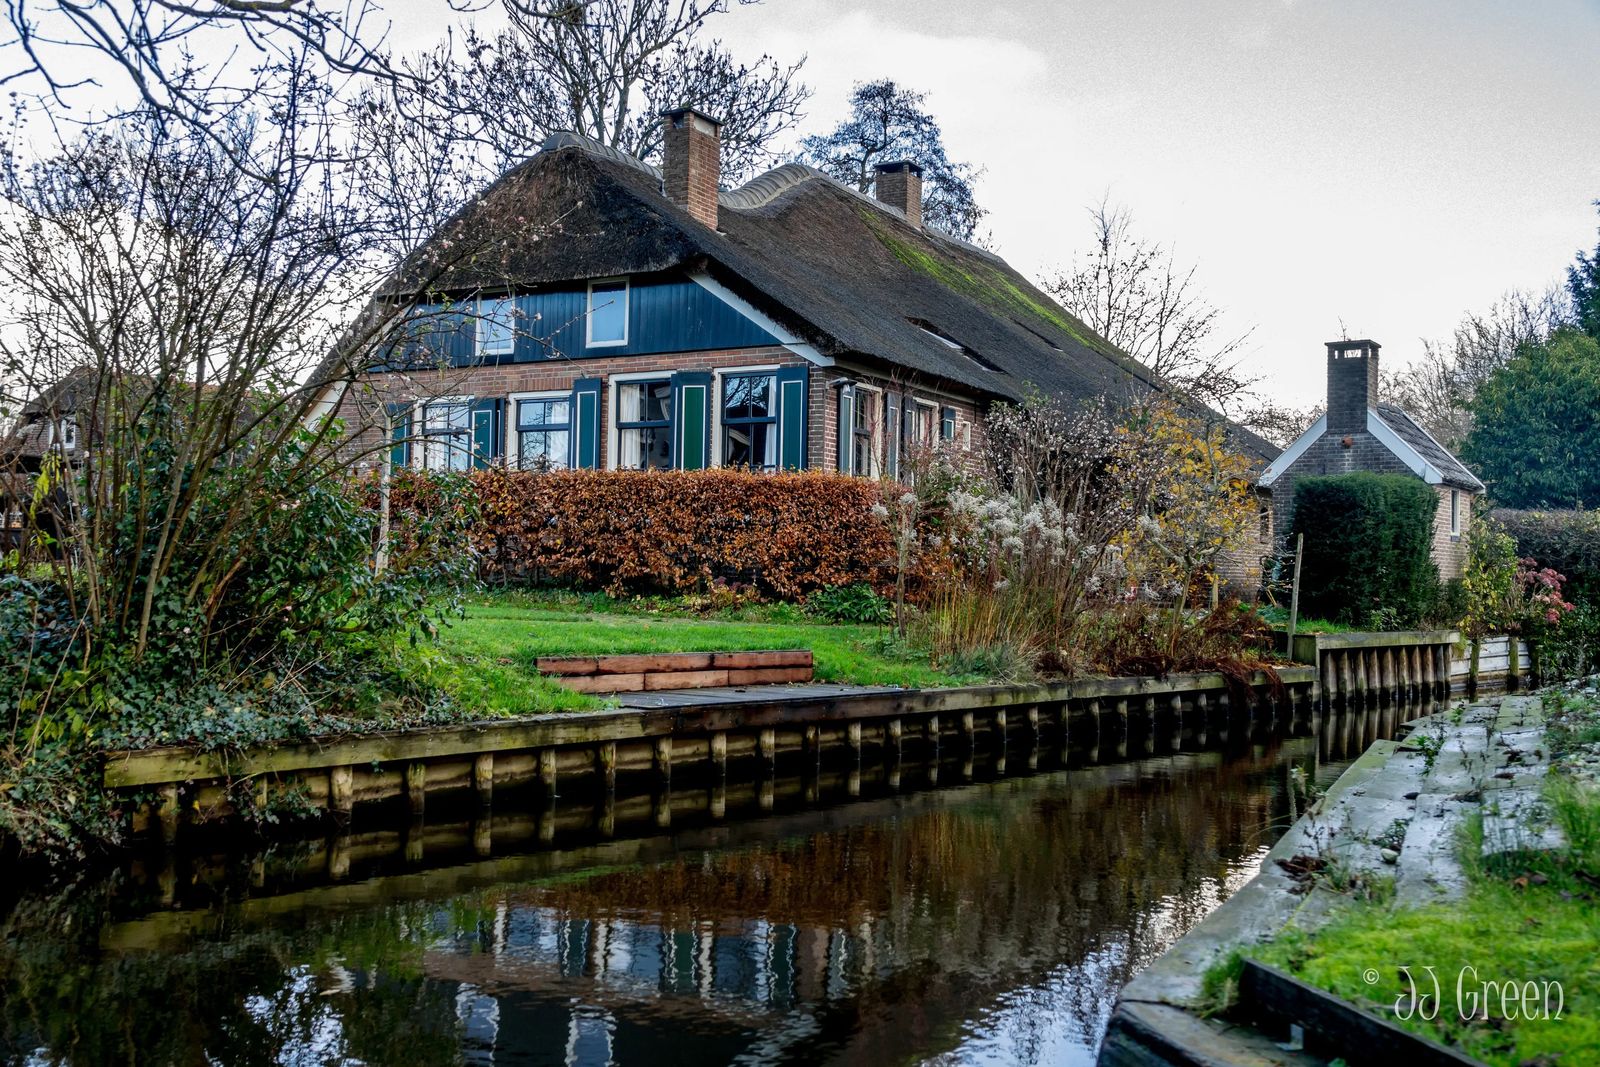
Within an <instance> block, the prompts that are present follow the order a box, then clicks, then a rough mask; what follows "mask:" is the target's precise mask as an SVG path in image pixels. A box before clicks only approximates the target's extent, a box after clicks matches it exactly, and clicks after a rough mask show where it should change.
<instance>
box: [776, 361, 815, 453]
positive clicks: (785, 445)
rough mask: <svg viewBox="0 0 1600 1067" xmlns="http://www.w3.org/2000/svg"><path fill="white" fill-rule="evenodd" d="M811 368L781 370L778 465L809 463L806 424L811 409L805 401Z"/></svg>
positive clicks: (779, 379)
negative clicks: (807, 459)
mask: <svg viewBox="0 0 1600 1067" xmlns="http://www.w3.org/2000/svg"><path fill="white" fill-rule="evenodd" d="M808 373H809V372H808V370H807V368H805V367H782V368H780V369H779V370H778V469H779V470H785V471H798V470H804V469H805V466H806V424H807V422H808V421H809V420H808V419H807V415H808V413H809V411H810V408H809V407H808V405H807V403H806V400H807V398H806V385H807V381H806V379H807V375H808Z"/></svg>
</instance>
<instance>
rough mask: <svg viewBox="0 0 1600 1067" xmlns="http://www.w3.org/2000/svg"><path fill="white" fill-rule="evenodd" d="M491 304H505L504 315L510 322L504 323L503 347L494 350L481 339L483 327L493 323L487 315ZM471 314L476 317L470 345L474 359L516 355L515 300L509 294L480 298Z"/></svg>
mask: <svg viewBox="0 0 1600 1067" xmlns="http://www.w3.org/2000/svg"><path fill="white" fill-rule="evenodd" d="M493 304H505V305H506V306H507V312H506V313H507V316H508V318H509V320H510V321H508V322H507V323H506V340H505V345H504V347H498V346H497V347H495V348H490V347H489V344H488V342H487V341H485V340H484V337H483V333H484V330H483V328H484V326H485V325H486V324H487V323H489V322H492V321H493V319H492V318H491V316H490V315H489V313H488V307H489V306H490V305H493ZM473 312H474V314H475V315H476V316H477V318H476V319H475V323H476V325H475V329H474V333H473V345H472V351H473V353H474V355H475V357H476V358H477V359H482V358H483V357H484V356H513V355H516V352H517V298H516V297H514V296H512V295H511V294H510V293H506V294H505V295H503V296H486V297H481V298H479V299H478V301H477V302H476V304H475V305H474V307H473Z"/></svg>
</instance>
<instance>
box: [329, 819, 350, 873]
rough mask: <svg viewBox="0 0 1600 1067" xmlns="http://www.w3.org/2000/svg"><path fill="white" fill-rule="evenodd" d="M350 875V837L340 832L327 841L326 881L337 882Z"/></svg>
mask: <svg viewBox="0 0 1600 1067" xmlns="http://www.w3.org/2000/svg"><path fill="white" fill-rule="evenodd" d="M349 873H350V835H349V834H348V833H344V832H342V831H341V832H340V833H337V834H334V835H333V837H332V838H331V839H330V840H329V841H328V879H329V881H333V882H337V881H338V880H339V879H341V878H344V877H346V876H347V875H349Z"/></svg>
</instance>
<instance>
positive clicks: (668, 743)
mask: <svg viewBox="0 0 1600 1067" xmlns="http://www.w3.org/2000/svg"><path fill="white" fill-rule="evenodd" d="M655 770H656V780H657V781H661V782H667V781H671V780H672V737H671V736H670V735H669V736H666V737H658V738H656V743H655Z"/></svg>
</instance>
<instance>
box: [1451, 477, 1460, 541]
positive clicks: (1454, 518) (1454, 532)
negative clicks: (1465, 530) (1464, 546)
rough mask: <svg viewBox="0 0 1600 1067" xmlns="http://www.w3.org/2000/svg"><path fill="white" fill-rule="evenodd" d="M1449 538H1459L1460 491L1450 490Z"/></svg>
mask: <svg viewBox="0 0 1600 1067" xmlns="http://www.w3.org/2000/svg"><path fill="white" fill-rule="evenodd" d="M1450 536H1451V537H1460V536H1461V490H1459V489H1452V490H1450Z"/></svg>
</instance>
